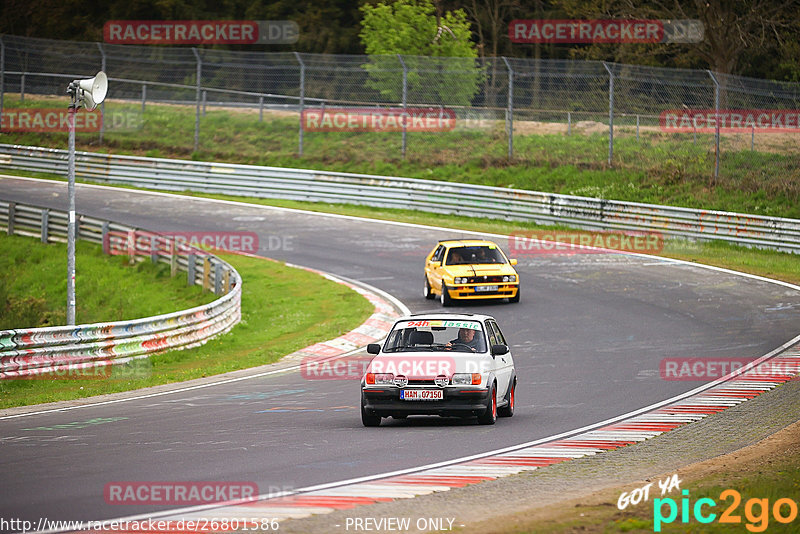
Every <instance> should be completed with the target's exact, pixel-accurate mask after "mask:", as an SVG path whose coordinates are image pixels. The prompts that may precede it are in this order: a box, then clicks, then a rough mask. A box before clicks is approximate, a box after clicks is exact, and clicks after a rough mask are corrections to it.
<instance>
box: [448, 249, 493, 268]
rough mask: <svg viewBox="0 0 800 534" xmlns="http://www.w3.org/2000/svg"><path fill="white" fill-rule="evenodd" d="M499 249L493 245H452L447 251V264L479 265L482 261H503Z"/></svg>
mask: <svg viewBox="0 0 800 534" xmlns="http://www.w3.org/2000/svg"><path fill="white" fill-rule="evenodd" d="M505 262H506V259H505V258H504V257H503V253H502V252H500V249H499V248H497V247H496V246H494V245H476V246H473V247H453V248H451V249H450V250H449V251H448V252H447V262H446V264H447V265H470V264H472V265H480V264H482V263H505Z"/></svg>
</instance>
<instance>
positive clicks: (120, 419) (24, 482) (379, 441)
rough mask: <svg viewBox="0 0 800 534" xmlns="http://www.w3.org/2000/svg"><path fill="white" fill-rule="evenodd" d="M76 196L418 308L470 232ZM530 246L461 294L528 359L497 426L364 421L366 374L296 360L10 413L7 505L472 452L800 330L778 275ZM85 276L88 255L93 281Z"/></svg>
mask: <svg viewBox="0 0 800 534" xmlns="http://www.w3.org/2000/svg"><path fill="white" fill-rule="evenodd" d="M0 198H2V199H4V200H11V201H17V202H20V203H27V204H33V205H38V206H44V207H51V208H57V209H61V210H66V207H67V199H66V184H65V183H61V182H52V181H33V180H23V179H13V178H8V177H3V178H0ZM77 209H78V212H79V213H81V214H86V215H90V216H93V217H97V218H103V219H109V220H113V221H118V222H123V223H127V224H130V225H134V226H138V227H140V228H143V229H148V230H153V231H189V230H193V231H232V230H247V231H253V232H256V233H258V235H259V240H260V243H261V250H260V254H262V255H264V256H269V257H271V258H276V259H279V260H284V261H289V262H292V263H295V264H298V265H304V266H308V267H314V268H317V269H321V270H324V271H327V272H330V273H333V274H336V275H342V276H346V277H349V278H353V279H356V280H360V281H363V282H366V283H368V284H371V285H373V286H375V287H377V288H380V289H382V290H385V291H387V292H389V293H391V294H392V295H394V296H395V297H397V298H398V299H400V300H401V301H402V302H404V303H405V304H406V305H407V306H408V307H409V308H410V309H411V310H412V311H414V312H419V311H425V310H431V309H438V308H439V305H438V302H432V301H426V300H425V299H424V298H423V297H422V280H423V278H422V262H423V259H424V256H425V254H426V253H427V252H428V251H429V250H430V249H431V248H432V246H433V244H434V243H435V242H436V240H438V239H440V238H452V237H467V236H470V235H471V234H469V233H464V232H455V231H444V230H436V229H430V228H422V227H412V226H407V225H397V224H387V223H380V222H375V221H368V220H363V219H362V220H357V219H351V218H343V217H331V216H325V215H319V214H310V213H305V212H298V211H291V210H281V209H272V208H263V207H255V206H247V205H232V204H230V203H219V202H209V201H202V200H198V199H191V198H186V197H180V198H179V197H171V196H168V195H163V194H150V193H144V192H136V191H130V190H125V189H111V188H97V187H88V186H81V185H79V186H78V187H77ZM436 222H437V221H436V217H435V216H433V215H431V218H430V224H431V225H435V224H436ZM270 237H272V239H270ZM498 241H499V244H500V245H501V246H502V247H503V249H505V250H508V243H507V242H505V241H503V240H498ZM278 243H281V246H278ZM270 245H272V247H270ZM284 245H285V246H284ZM270 248H272V249H270ZM517 257H518V259H519V262H520V263H519V266H518V270H519V272H520V275H521V279H522V283H523V285H522V301H521V302H520V303H519V304H507V303H494V304H479V305H469V306H464V307H455V308H453V309H452V310H453V311H466V312H470V311H475V312H480V313H489V314H492V315H494V316H495V317H496V318H497V319H498V322H499V324H500V326H501V328H503V331H504V333H505V334H506V337H507V338H508V339H509V341H510V343H511V345H512V351H513V354H514V358H515V362H516V365H517V372H518V377H519V387H518V390H517V393H518V396H517V403H518V404H517V410H516V414H515V415H514V417H513V418H512V419H500V420H498V423H497V424H496V425H495V426H488V427H486V426H478V425H477V424H476V423H474V422H472V421H470V422H462V421H456V420H449V419H447V420H446V419H440V418H409V419H408V420H405V421H395V420H388V421H387V420H384V423H383V425H382V426H381V427H380V428H370V429H367V428H364V427H362V425H361V421H360V417H359V411H358V402H359V395H358V383H357V382H356V381H344V380H343V381H309V380H305V379H304V378H302V377H301V376H300V374H299V373H297V372H295V373H289V374H284V375H276V376H269V377H263V378H256V379H251V380H245V381H240V382H237V383H234V384H228V385H219V386H212V387H207V388H204V389H199V390H193V391H188V392H177V393H173V394H168V395H163V396H159V397H154V398H145V399H140V400H131V401H127V402H121V403H115V404H109V405H100V406H92V407H87V408H82V409H77V410H69V411H63V412H57V413H47V414H40V415H32V416H27V417H21V418H13V419H3V420H0V443H1V444H2V446H1V447H0V487H2V494H3V497H2V499H0V517H16V518H21V519H29V520H34V521H35V520H37V519H38V518H40V517H47V518H49V519H84V520H86V519H106V518H114V517H122V516H129V515H133V514H138V513H144V512H152V511H156V510H163V509H164V508H163V507H154V506H151V507H135V506H133V507H132V506H113V505H108V504H106V503H105V501H104V497H103V488H104V486H105V485H106V484H107V483H109V482H114V481H189V480H194V481H211V480H217V481H254V482H256V483H257V484H258V486H259V489H260V491H261V492H262V493H267V492H268V491H278V490H292V489H295V488H302V487H306V486H310V485H314V484H320V483H326V482H334V481H338V480H345V479H351V478H354V477H357V476H362V475H371V474H377V473H383V472H388V471H393V470H397V469H402V468H409V467H414V466H418V465H423V464H429V463H432V462H436V461H444V460H449V459H453V458H457V457H461V456H465V455H469V454H475V453H478V452H482V451H486V450H490V449H496V448H500V447H503V446H509V445H513V444H517V443H521V442H524V441H529V440H534V439H538V438H543V437H547V436H550V435H554V434H557V433H560V432H564V431H568V430H571V429H575V428H578V427H581V426H584V425H589V424H591V423H595V422H598V421H601V420H604V419H607V418H610V417H613V416H616V415H619V414H622V413H626V412H629V411H631V410H634V409H637V408H641V407H643V406H647V405H649V404H652V403H655V402H658V401H661V400H664V399H667V398H670V397H672V396H674V395H677V394H679V393H682V392H684V391H688V390H690V389H693V388H695V387H697V386H699V385H700V384H701V383H700V382H695V381H665V380H662V379H661V378H660V376H659V371H658V369H659V362H660V361H661V360H662V359H663V358H687V357H703V358H711V357H714V358H727V357H749V358H756V357H758V356H761V355H763V354H765V353H767V352H769V351H770V350H772V349H774V348H775V347H777V346H779V345H781V344H782V343H784V342H786V341H788V340H789V339H791V338H792V337H794V336H795V335H797V333H798V331H799V330H800V292H798V291H796V290H792V289H790V288H787V287H784V286H780V285H777V284H772V283H768V282H764V281H761V280H756V279H752V278H745V277H741V276H736V275H732V274H729V273H725V272H720V271H716V270H710V269H704V268H700V267H696V266H690V265H686V264H680V263H675V262H671V261H664V260H661V259H659V258H656V257H635V256H626V255H620V254H575V255H569V256H555V255H550V256H543V255H526V256H522V255H520V256H517ZM244 283H245V284H246V283H247V280H245V281H244ZM109 290H111V291H113V288H110V289H109ZM80 292H81V279H80V272H79V273H78V278H77V296H78V299H80ZM79 319H80V318H79ZM20 326H26V325H20ZM264 327H265V328H269V324H268V323H267V324H265V325H264ZM90 420H94V424H86V422H87V421H90ZM55 425H69V426H66V427H64V426H62V427H60V428H54V427H55Z"/></svg>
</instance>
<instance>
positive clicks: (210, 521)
mask: <svg viewBox="0 0 800 534" xmlns="http://www.w3.org/2000/svg"><path fill="white" fill-rule="evenodd" d="M279 530H280V522H279V520H278V519H277V518H271V517H251V518H248V517H236V518H226V517H212V516H209V517H197V518H192V519H176V520H170V519H155V518H147V519H111V520H104V521H101V520H94V521H78V520H54V519H48V518H46V517H40V518H39V519H38V520H36V521H32V520H29V519H20V518H8V519H7V518H4V517H0V531H3V532H18V533H20V534H28V533H33V532H45V531H46V532H86V533H91V534H101V533H103V532H113V533H117V534H189V533H193V532H203V533H205V532H208V533H218V532H277V531H279Z"/></svg>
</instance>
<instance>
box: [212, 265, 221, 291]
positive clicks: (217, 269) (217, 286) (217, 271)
mask: <svg viewBox="0 0 800 534" xmlns="http://www.w3.org/2000/svg"><path fill="white" fill-rule="evenodd" d="M221 293H222V264H221V263H220V262H218V261H215V262H214V294H215V295H220V294H221Z"/></svg>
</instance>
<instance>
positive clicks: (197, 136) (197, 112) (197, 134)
mask: <svg viewBox="0 0 800 534" xmlns="http://www.w3.org/2000/svg"><path fill="white" fill-rule="evenodd" d="M192 52H194V57H195V59H196V61H197V89H195V93H194V103H195V110H194V151H195V152H197V150H198V149H199V148H200V79H201V78H202V76H203V60H202V59H200V54H199V53H197V48H195V47H192Z"/></svg>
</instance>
